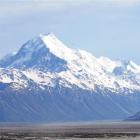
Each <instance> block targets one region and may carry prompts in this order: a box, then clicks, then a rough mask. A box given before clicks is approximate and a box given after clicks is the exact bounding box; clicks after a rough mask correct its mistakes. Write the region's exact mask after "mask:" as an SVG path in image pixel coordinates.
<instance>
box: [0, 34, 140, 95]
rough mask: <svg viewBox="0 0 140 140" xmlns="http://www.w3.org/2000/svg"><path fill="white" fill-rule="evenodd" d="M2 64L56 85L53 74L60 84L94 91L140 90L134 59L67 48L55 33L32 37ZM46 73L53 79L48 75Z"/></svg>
mask: <svg viewBox="0 0 140 140" xmlns="http://www.w3.org/2000/svg"><path fill="white" fill-rule="evenodd" d="M0 66H1V67H3V68H14V69H20V71H24V72H23V73H24V74H25V75H26V76H27V77H28V78H30V79H32V80H33V81H34V82H36V83H37V84H40V85H43V84H44V83H46V84H47V83H48V81H49V83H52V84H51V85H55V84H54V83H53V81H52V77H53V78H54V79H59V81H60V83H61V84H65V85H67V86H70V85H76V86H79V87H81V88H83V89H92V90H95V87H97V86H99V87H104V88H108V89H109V90H111V91H116V92H120V91H122V90H124V89H126V88H127V89H128V90H139V89H140V82H138V80H139V79H140V74H139V73H140V66H138V65H136V64H135V63H134V62H132V61H130V62H129V63H124V62H121V61H112V60H110V59H109V58H106V57H100V58H96V57H94V56H93V55H92V54H90V53H88V52H86V51H84V50H74V49H70V48H68V47H66V46H65V45H64V44H63V43H62V42H61V41H59V40H58V39H57V38H56V37H55V35H53V34H48V35H39V36H38V37H35V38H33V39H32V40H29V41H28V42H27V43H25V44H24V45H23V46H22V47H21V49H20V50H19V51H18V52H17V53H16V54H15V55H12V56H10V57H9V59H5V60H4V59H3V60H1V61H0ZM28 69H29V70H28ZM11 71H12V69H11ZM130 72H131V77H130ZM46 75H49V76H50V77H51V78H49V77H48V78H46V77H47V76H46ZM8 78H9V79H10V77H8ZM10 80H11V79H10ZM54 81H55V80H54ZM1 82H2V80H1Z"/></svg>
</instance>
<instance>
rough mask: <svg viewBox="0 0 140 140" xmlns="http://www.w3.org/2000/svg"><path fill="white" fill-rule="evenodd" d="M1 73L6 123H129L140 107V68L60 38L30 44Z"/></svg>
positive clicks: (0, 105) (0, 106) (11, 57)
mask: <svg viewBox="0 0 140 140" xmlns="http://www.w3.org/2000/svg"><path fill="white" fill-rule="evenodd" d="M0 67H1V68H0V112H1V111H3V114H5V115H2V116H1V115H0V120H4V121H9V120H11V121H16V120H17V119H18V120H19V121H21V120H22V121H29V120H30V121H36V120H37V121H46V120H47V121H52V120H54V121H55V120H63V121H64V120H71V121H76V120H96V119H123V118H125V117H128V116H130V115H131V114H133V113H135V112H136V111H138V109H139V107H140V103H139V99H140V94H139V93H140V66H139V65H137V64H135V63H134V62H132V61H129V62H124V61H113V60H111V59H109V58H106V57H100V58H96V57H95V56H93V55H92V54H91V53H89V52H86V51H84V50H80V49H71V48H68V47H67V46H65V45H64V44H63V43H62V42H61V41H60V40H59V39H57V38H56V37H55V35H54V34H47V35H39V36H37V37H35V38H33V39H31V40H29V41H27V42H26V43H25V44H24V45H23V46H22V47H21V48H20V50H19V51H17V52H16V53H14V54H12V55H8V56H6V57H4V58H3V59H2V60H0ZM2 93H4V94H2ZM17 93H18V94H17ZM19 93H20V94H19ZM35 93H36V94H35ZM22 99H24V100H22ZM130 103H131V104H130ZM11 106H14V108H11ZM15 112H16V114H19V115H16V114H15ZM7 113H8V114H9V113H11V114H12V115H13V116H12V117H11V118H8V116H7ZM25 114H27V115H26V118H27V119H26V120H25ZM67 114H69V115H67ZM19 116H20V117H19ZM22 116H24V118H23V117H22ZM46 118H47V119H46Z"/></svg>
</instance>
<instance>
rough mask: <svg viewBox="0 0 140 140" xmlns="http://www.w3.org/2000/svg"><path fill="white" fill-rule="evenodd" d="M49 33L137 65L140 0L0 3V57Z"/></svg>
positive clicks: (15, 0)
mask: <svg viewBox="0 0 140 140" xmlns="http://www.w3.org/2000/svg"><path fill="white" fill-rule="evenodd" d="M50 32H52V33H54V34H55V35H56V36H57V37H58V38H59V39H60V40H61V41H63V43H64V44H66V45H67V46H69V47H71V48H79V49H84V50H87V51H89V52H91V53H92V54H93V55H94V56H96V57H100V56H106V57H109V58H111V59H121V60H132V61H134V62H136V63H137V64H140V54H139V53H140V0H0V58H1V57H3V56H4V55H6V54H8V53H10V52H13V51H17V50H18V49H19V48H20V47H21V46H22V44H24V43H25V42H26V41H28V40H29V39H32V38H33V37H35V36H37V35H39V34H40V33H42V34H47V33H50Z"/></svg>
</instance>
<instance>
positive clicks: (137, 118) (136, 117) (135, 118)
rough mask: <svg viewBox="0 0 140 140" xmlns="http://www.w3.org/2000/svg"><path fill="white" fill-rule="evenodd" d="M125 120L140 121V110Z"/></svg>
mask: <svg viewBox="0 0 140 140" xmlns="http://www.w3.org/2000/svg"><path fill="white" fill-rule="evenodd" d="M125 121H140V111H139V112H137V113H135V114H134V115H132V116H130V117H128V118H127V119H125Z"/></svg>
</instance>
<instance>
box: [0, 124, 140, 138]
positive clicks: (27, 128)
mask: <svg viewBox="0 0 140 140" xmlns="http://www.w3.org/2000/svg"><path fill="white" fill-rule="evenodd" d="M139 139H140V123H138V122H129V123H127V122H108V123H64V124H28V123H26V124H23V123H20V124H13V123H11V124H10V123H0V140H139Z"/></svg>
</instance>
